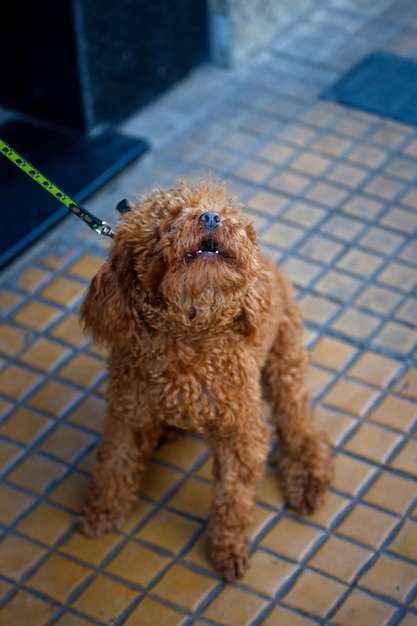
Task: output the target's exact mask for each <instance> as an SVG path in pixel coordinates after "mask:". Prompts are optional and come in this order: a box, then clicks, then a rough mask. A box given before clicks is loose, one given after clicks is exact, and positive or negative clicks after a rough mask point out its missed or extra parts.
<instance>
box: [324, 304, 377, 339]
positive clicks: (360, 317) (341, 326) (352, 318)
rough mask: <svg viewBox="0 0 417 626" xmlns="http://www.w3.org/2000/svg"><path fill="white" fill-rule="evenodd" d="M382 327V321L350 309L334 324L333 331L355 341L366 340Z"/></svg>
mask: <svg viewBox="0 0 417 626" xmlns="http://www.w3.org/2000/svg"><path fill="white" fill-rule="evenodd" d="M379 325H380V320H379V319H378V318H377V317H375V316H373V315H369V314H368V313H364V312H362V311H358V310H357V309H353V308H351V309H348V310H346V311H345V312H344V313H342V314H341V315H340V316H339V317H338V318H337V319H336V321H335V322H333V324H332V329H333V330H335V331H336V332H339V333H343V334H344V335H347V336H348V337H353V338H354V339H362V340H365V339H367V338H368V337H369V335H370V334H371V333H373V332H374V331H375V330H376V329H377V328H378V326H379Z"/></svg>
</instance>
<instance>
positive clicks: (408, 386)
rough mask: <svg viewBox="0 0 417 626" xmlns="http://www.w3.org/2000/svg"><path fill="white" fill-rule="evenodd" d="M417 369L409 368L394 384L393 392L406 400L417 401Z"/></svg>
mask: <svg viewBox="0 0 417 626" xmlns="http://www.w3.org/2000/svg"><path fill="white" fill-rule="evenodd" d="M416 383H417V368H415V367H410V368H409V369H408V370H407V372H406V373H405V374H404V376H402V377H401V378H400V380H399V381H398V382H397V383H396V384H395V386H394V391H396V392H397V393H399V394H401V395H402V396H406V397H407V398H413V399H414V400H417V386H416Z"/></svg>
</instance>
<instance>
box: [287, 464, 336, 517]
mask: <svg viewBox="0 0 417 626" xmlns="http://www.w3.org/2000/svg"><path fill="white" fill-rule="evenodd" d="M332 478H333V467H332V464H331V462H330V460H326V461H323V462H322V463H320V464H319V463H316V464H312V465H309V464H308V463H303V462H302V461H295V462H293V463H292V464H291V465H290V466H287V468H286V472H285V474H284V481H285V496H286V500H287V502H288V504H289V505H290V506H291V507H292V508H293V509H296V510H297V511H298V512H299V513H303V514H305V513H312V512H313V511H315V510H316V509H317V508H319V507H320V506H321V505H322V504H323V502H324V495H325V493H326V490H327V487H328V485H329V483H330V481H331V480H332Z"/></svg>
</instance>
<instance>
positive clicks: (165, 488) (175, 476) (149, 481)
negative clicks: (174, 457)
mask: <svg viewBox="0 0 417 626" xmlns="http://www.w3.org/2000/svg"><path fill="white" fill-rule="evenodd" d="M182 478H183V474H181V473H180V472H178V471H176V470H174V469H168V468H166V467H163V466H162V465H159V464H158V463H155V462H151V463H150V466H149V468H148V470H147V472H146V475H145V481H144V485H143V488H142V493H143V495H145V496H146V497H147V498H151V499H152V500H160V499H161V498H162V497H164V496H166V495H167V493H168V492H169V491H171V489H173V487H174V486H175V485H176V484H177V483H178V482H179V481H180V480H181V479H182Z"/></svg>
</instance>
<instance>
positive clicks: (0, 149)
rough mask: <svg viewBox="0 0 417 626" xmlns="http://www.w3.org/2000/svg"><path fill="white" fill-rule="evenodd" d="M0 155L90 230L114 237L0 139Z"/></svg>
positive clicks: (106, 227)
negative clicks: (60, 203)
mask: <svg viewBox="0 0 417 626" xmlns="http://www.w3.org/2000/svg"><path fill="white" fill-rule="evenodd" d="M0 153H1V154H3V155H4V156H5V157H7V158H8V159H9V160H10V161H11V162H12V163H14V164H15V165H16V166H17V167H18V168H19V169H21V170H22V172H24V173H25V174H27V175H28V176H30V178H32V179H33V180H34V181H35V182H36V183H38V185H40V186H41V187H42V188H43V189H45V191H48V192H49V193H50V194H51V195H52V196H54V198H56V199H57V200H59V201H60V202H62V204H64V205H65V206H66V207H67V208H68V209H69V210H70V211H72V213H74V215H76V216H77V217H79V218H80V220H82V221H83V222H85V223H86V224H87V225H88V226H89V227H90V228H92V229H93V230H94V231H95V232H96V233H98V234H99V235H106V236H107V237H114V232H113V230H112V229H111V226H109V225H108V224H107V223H106V222H104V221H102V220H99V219H98V218H97V217H95V216H94V215H93V214H92V213H90V212H89V211H87V209H85V208H84V207H82V206H81V205H80V204H78V203H77V202H75V200H73V199H72V198H70V196H68V195H67V194H66V193H64V192H63V191H62V189H60V188H59V187H57V186H56V185H55V184H54V183H53V182H52V181H50V180H49V178H47V177H46V176H44V175H43V174H42V173H41V172H40V171H39V170H38V169H36V167H34V166H33V165H32V164H31V163H29V161H27V160H26V159H24V158H23V157H22V155H21V154H19V153H18V152H16V150H14V149H13V148H12V147H11V146H9V144H8V143H6V142H5V141H3V139H1V138H0Z"/></svg>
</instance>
